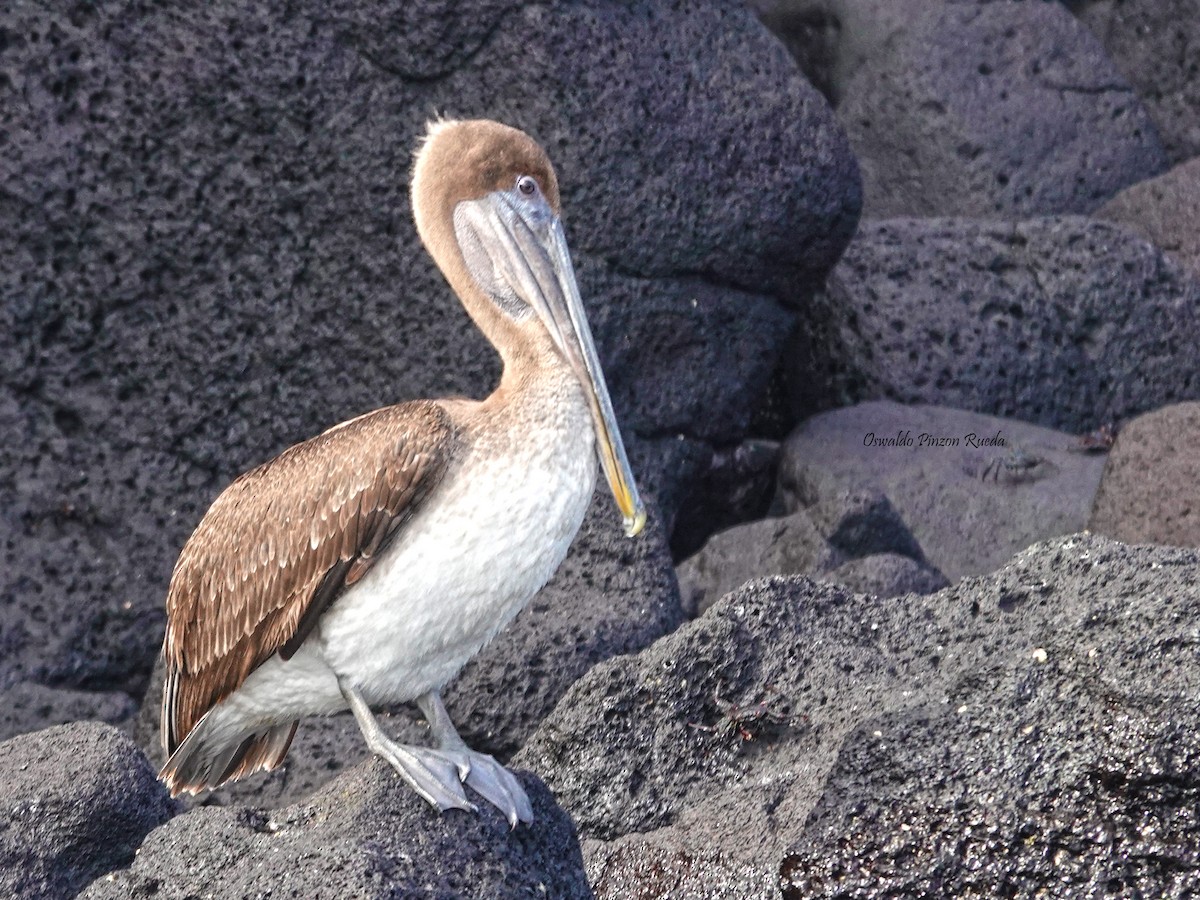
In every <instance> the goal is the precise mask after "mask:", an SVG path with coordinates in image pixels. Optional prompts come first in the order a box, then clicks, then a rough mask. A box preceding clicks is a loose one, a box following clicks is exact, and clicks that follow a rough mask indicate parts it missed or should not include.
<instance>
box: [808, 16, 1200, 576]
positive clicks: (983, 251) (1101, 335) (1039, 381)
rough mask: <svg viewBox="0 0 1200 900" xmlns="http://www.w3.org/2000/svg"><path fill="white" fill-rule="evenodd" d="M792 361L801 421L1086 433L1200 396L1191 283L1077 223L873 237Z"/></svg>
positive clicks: (841, 276)
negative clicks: (877, 418)
mask: <svg viewBox="0 0 1200 900" xmlns="http://www.w3.org/2000/svg"><path fill="white" fill-rule="evenodd" d="M996 5H1002V4H996ZM790 360H791V362H792V370H791V371H792V376H791V377H792V384H793V385H794V388H795V394H796V397H795V401H794V402H795V403H796V405H797V408H798V410H808V411H812V410H814V409H825V408H829V407H830V406H844V405H850V404H852V403H857V402H859V401H862V400H875V399H880V398H882V397H888V398H891V399H893V400H899V401H901V402H905V403H929V404H936V405H940V406H952V407H957V408H960V409H970V410H974V411H976V412H982V413H989V414H991V415H996V416H1003V417H1006V418H1016V419H1024V420H1026V421H1029V422H1036V423H1038V424H1040V425H1045V426H1047V427H1051V428H1059V429H1063V430H1066V431H1071V432H1076V433H1080V432H1088V431H1092V430H1094V429H1097V428H1099V427H1100V426H1102V425H1110V424H1113V423H1117V422H1120V421H1121V420H1122V419H1124V418H1126V417H1128V416H1132V415H1136V414H1138V413H1141V412H1146V411H1148V410H1151V409H1155V408H1157V407H1159V406H1163V405H1165V404H1167V403H1171V402H1175V401H1178V400H1186V399H1194V398H1196V397H1197V396H1200V282H1198V281H1197V280H1196V279H1195V278H1192V277H1191V276H1190V275H1189V273H1187V272H1186V271H1185V270H1183V269H1181V268H1180V267H1179V266H1178V265H1176V264H1175V263H1174V262H1173V261H1172V260H1170V259H1169V258H1167V257H1166V256H1164V255H1163V253H1162V252H1161V251H1159V250H1158V249H1156V248H1155V247H1153V246H1151V245H1150V244H1148V243H1147V242H1146V241H1145V239H1143V238H1142V237H1140V236H1139V235H1136V234H1132V233H1130V232H1128V231H1126V230H1124V229H1121V228H1118V227H1115V226H1113V225H1110V224H1108V223H1103V222H1095V221H1090V220H1088V219H1081V218H1075V217H1068V218H1049V219H1031V220H1029V221H1026V222H1020V223H1017V224H1012V225H1003V224H1000V223H997V222H982V221H977V220H970V219H931V220H914V219H896V220H891V221H887V222H873V223H869V224H867V225H865V226H864V227H863V228H862V229H861V230H860V232H859V234H858V236H857V237H856V238H855V240H854V242H853V243H852V244H851V245H850V248H849V249H848V250H847V251H846V255H845V257H843V259H842V261H841V262H840V263H839V264H838V267H837V269H836V270H835V271H834V273H833V275H832V276H830V280H829V284H828V288H827V290H826V291H825V293H824V294H822V295H821V296H820V297H818V298H817V299H816V301H815V302H814V303H813V305H812V308H811V309H810V310H809V312H808V313H807V314H806V315H805V316H804V317H802V319H801V320H800V327H799V330H798V333H797V346H796V348H795V350H794V352H793V353H792V354H791V355H790ZM876 431H878V429H876ZM914 433H915V432H914ZM861 438H862V435H859V439H860V440H861ZM893 499H894V498H893ZM947 574H948V573H947Z"/></svg>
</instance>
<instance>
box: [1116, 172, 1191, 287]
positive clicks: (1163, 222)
mask: <svg viewBox="0 0 1200 900" xmlns="http://www.w3.org/2000/svg"><path fill="white" fill-rule="evenodd" d="M1095 217H1096V218H1097V219H1104V220H1106V221H1109V222H1116V223H1117V224H1119V225H1124V226H1125V227H1127V228H1129V229H1130V230H1132V231H1136V232H1137V233H1138V234H1141V235H1142V236H1143V237H1145V238H1146V240H1148V241H1150V242H1151V243H1152V244H1154V245H1155V246H1156V247H1158V248H1159V249H1160V250H1162V251H1163V252H1164V253H1166V254H1167V255H1168V256H1169V257H1171V258H1172V259H1174V260H1175V261H1176V262H1178V263H1179V264H1180V265H1181V266H1183V268H1185V269H1187V270H1188V271H1189V272H1190V273H1191V274H1192V276H1193V277H1196V278H1200V158H1197V159H1193V160H1189V161H1188V162H1185V163H1180V164H1179V165H1177V166H1175V168H1173V169H1171V170H1170V171H1169V172H1167V173H1165V174H1163V175H1159V176H1158V177H1157V178H1151V179H1149V180H1147V181H1143V182H1140V183H1138V184H1135V185H1133V186H1132V187H1128V188H1126V189H1125V190H1123V191H1121V193H1119V194H1117V196H1115V197H1113V198H1112V199H1111V200H1109V201H1108V202H1107V203H1105V204H1104V205H1103V206H1102V207H1100V208H1099V209H1098V210H1096V212H1095Z"/></svg>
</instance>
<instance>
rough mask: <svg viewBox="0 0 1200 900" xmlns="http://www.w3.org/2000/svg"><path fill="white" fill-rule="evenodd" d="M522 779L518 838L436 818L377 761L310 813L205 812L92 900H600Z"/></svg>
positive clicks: (554, 811)
mask: <svg viewBox="0 0 1200 900" xmlns="http://www.w3.org/2000/svg"><path fill="white" fill-rule="evenodd" d="M520 778H521V782H522V784H523V785H524V786H525V789H526V791H527V792H528V793H529V798H530V800H531V801H532V803H533V809H534V815H535V817H536V819H535V821H534V823H533V824H532V825H529V826H524V825H522V826H519V827H518V828H516V829H510V828H509V827H508V823H507V822H506V821H505V820H504V818H503V816H502V815H501V814H500V813H499V812H498V811H497V810H495V809H493V808H492V807H491V806H489V805H486V804H485V805H484V806H483V807H481V808H480V812H479V814H478V815H476V814H471V813H464V812H460V811H458V810H452V811H450V812H448V813H446V814H438V813H436V812H434V811H433V809H431V808H430V806H429V804H427V803H426V802H425V801H424V800H422V799H420V798H419V797H418V796H417V795H416V794H415V793H414V792H413V791H412V790H411V789H410V788H409V787H408V786H407V785H406V784H404V783H403V782H402V781H401V780H400V778H399V777H397V775H396V773H395V772H394V771H393V770H392V769H391V768H389V767H388V766H387V765H386V764H385V763H383V762H380V761H379V760H375V761H373V762H371V763H368V764H366V765H362V766H358V767H356V768H355V769H354V770H353V771H350V772H346V773H344V774H343V775H341V776H340V777H338V778H337V779H336V780H335V781H333V782H332V783H330V784H329V785H327V786H326V787H325V789H324V790H323V791H321V792H320V793H319V794H317V795H316V796H314V797H313V798H311V800H310V801H309V802H307V803H305V804H302V805H297V806H290V807H288V808H286V809H282V810H277V811H274V812H267V811H263V810H255V809H247V808H238V809H222V808H214V807H204V808H199V809H193V810H192V811H191V812H188V813H186V814H184V815H181V816H178V817H176V818H175V819H173V820H171V821H170V822H169V823H167V824H166V825H165V826H163V827H162V828H159V829H157V830H156V831H154V832H152V833H151V834H150V836H149V837H148V838H147V839H146V842H145V843H144V844H143V845H142V847H141V849H140V850H139V852H138V855H137V859H136V860H134V862H133V865H132V866H130V867H129V868H128V869H125V870H122V871H119V872H115V873H113V874H112V875H110V876H108V877H106V878H103V879H100V880H99V881H96V882H95V883H93V884H92V885H91V887H89V888H88V889H87V890H86V891H84V893H83V894H82V895H81V896H82V897H85V898H88V900H101V898H104V900H116V898H134V897H146V896H151V895H153V896H155V897H161V898H163V900H183V898H187V897H196V896H213V897H256V896H267V895H269V896H273V897H311V898H313V900H321V898H330V900H333V898H337V900H341V898H345V897H362V898H381V900H382V898H394V897H412V896H420V897H429V898H451V897H454V898H458V897H462V898H468V897H480V898H483V897H488V898H490V897H564V898H575V897H579V898H585V897H591V896H592V892H591V890H590V889H589V888H588V885H587V880H586V877H585V875H584V869H583V859H582V857H581V856H580V852H579V844H578V842H577V840H576V838H575V832H574V830H573V829H572V827H571V821H570V819H568V818H567V816H566V815H565V814H564V813H563V812H562V810H561V809H559V808H558V807H557V806H556V805H555V803H554V798H553V797H552V796H551V795H550V792H549V791H547V790H546V788H545V786H544V785H543V784H542V783H541V782H540V781H538V780H537V779H536V778H532V777H530V776H529V775H527V774H522V775H521V776H520Z"/></svg>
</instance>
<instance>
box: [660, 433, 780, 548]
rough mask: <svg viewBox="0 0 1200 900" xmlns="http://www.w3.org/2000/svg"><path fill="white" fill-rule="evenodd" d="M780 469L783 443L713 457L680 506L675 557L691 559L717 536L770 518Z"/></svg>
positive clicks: (756, 444) (761, 443)
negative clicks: (749, 523)
mask: <svg viewBox="0 0 1200 900" xmlns="http://www.w3.org/2000/svg"><path fill="white" fill-rule="evenodd" d="M778 465H779V442H778V441H770V440H762V439H751V440H748V441H743V442H742V443H740V444H737V445H735V446H733V447H724V448H720V449H718V450H716V451H715V452H712V453H709V454H708V458H707V460H706V461H705V464H704V465H702V466H698V467H697V471H696V474H695V476H694V477H693V478H692V480H691V484H690V485H689V486H688V490H687V492H686V494H685V495H684V496H683V498H682V501H681V502H680V503H679V511H678V513H677V514H676V517H675V527H674V528H673V529H672V530H671V553H672V554H673V555H674V556H675V557H676V558H677V559H679V558H686V557H688V556H691V555H692V554H693V553H695V552H696V551H697V550H699V549H700V548H701V547H702V546H703V545H704V541H705V540H707V539H708V537H709V536H710V535H712V534H714V533H715V532H718V531H723V530H724V529H726V528H730V527H732V526H734V525H738V524H740V523H742V522H750V521H753V520H754V519H760V518H762V517H763V516H764V515H766V514H767V511H768V510H769V509H770V506H771V498H772V496H774V493H775V470H776V468H778Z"/></svg>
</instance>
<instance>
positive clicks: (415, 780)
mask: <svg viewBox="0 0 1200 900" xmlns="http://www.w3.org/2000/svg"><path fill="white" fill-rule="evenodd" d="M338 687H339V688H340V689H341V692H342V696H343V697H345V698H346V703H347V704H348V705H349V707H350V711H351V712H352V713H354V718H355V719H356V720H357V721H358V727H359V728H360V729H361V730H362V733H363V737H364V738H366V739H367V746H368V747H370V748H371V752H372V753H374V754H375V755H376V756H379V757H382V758H383V759H385V760H387V762H388V763H389V764H390V765H391V766H392V768H393V769H395V770H396V771H397V772H398V773H399V774H400V777H401V778H403V779H404V780H405V781H407V782H408V783H409V784H410V785H411V786H412V789H413V790H414V791H416V792H417V793H418V794H420V795H421V796H422V797H424V798H425V799H426V800H428V801H429V802H430V803H432V804H433V805H434V806H436V807H437V808H438V810H439V811H440V812H445V811H446V810H448V809H465V810H470V811H471V812H477V811H478V810H477V809H476V807H475V804H473V803H471V802H470V801H469V800H468V799H467V795H466V793H464V791H463V789H462V784H461V783H460V782H461V778H462V774H461V767H460V766H459V765H458V764H457V763H456V762H455V761H453V760H451V759H448V758H446V757H444V756H443V755H442V754H438V753H435V752H433V751H429V750H426V749H425V748H421V747H408V746H405V745H403V744H397V743H396V742H395V741H393V740H392V739H391V738H389V737H388V736H387V735H386V734H384V733H383V729H382V728H380V727H379V722H378V721H377V720H376V719H375V716H374V714H373V713H372V712H371V710H370V707H368V706H367V702H366V701H365V700H364V699H363V698H362V695H361V694H360V693H358V691H356V690H354V688H352V687H350V686H349V685H348V684H347V683H346V682H345V681H343V680H342V679H340V678H339V679H338Z"/></svg>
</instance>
